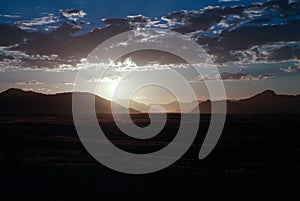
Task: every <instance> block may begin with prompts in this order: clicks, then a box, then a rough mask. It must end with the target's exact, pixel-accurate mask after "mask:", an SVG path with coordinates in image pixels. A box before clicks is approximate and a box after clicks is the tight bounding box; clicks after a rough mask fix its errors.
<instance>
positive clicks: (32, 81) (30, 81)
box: [15, 80, 44, 85]
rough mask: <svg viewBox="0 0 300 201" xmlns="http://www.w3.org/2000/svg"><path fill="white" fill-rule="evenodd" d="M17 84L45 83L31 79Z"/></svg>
mask: <svg viewBox="0 0 300 201" xmlns="http://www.w3.org/2000/svg"><path fill="white" fill-rule="evenodd" d="M15 84H16V85H40V84H44V83H42V82H39V81H37V80H29V81H22V82H16V83H15Z"/></svg>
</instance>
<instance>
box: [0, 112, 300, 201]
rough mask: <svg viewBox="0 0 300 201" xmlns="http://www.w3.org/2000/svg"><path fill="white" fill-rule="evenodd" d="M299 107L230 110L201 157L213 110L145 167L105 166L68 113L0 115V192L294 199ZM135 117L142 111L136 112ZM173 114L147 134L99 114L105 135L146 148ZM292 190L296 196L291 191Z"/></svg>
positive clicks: (170, 131)
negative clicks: (177, 155) (130, 132)
mask: <svg viewBox="0 0 300 201" xmlns="http://www.w3.org/2000/svg"><path fill="white" fill-rule="evenodd" d="M299 118H300V115H297V114H284V115H281V114H272V115H267V114H259V115H254V114H251V115H250V114H249V115H247V114H244V115H243V114H236V115H228V116H227V120H226V124H225V128H224V131H223V134H222V136H221V139H220V141H219V142H218V144H217V146H216V148H215V149H214V150H213V152H212V153H211V154H210V155H209V156H208V157H207V158H205V159H204V160H199V159H198V157H197V156H198V153H199V150H200V147H201V143H202V141H203V138H204V135H205V132H206V129H207V126H208V124H209V120H210V116H209V115H204V116H201V123H200V129H199V133H198V136H197V138H196V139H195V142H194V144H193V145H192V146H191V148H190V149H189V151H188V152H187V153H186V154H185V155H184V157H182V158H181V159H180V160H178V161H177V162H176V163H175V164H173V165H172V166H170V167H168V168H166V169H164V170H161V171H159V172H156V173H151V174H147V175H128V174H123V173H118V172H116V171H113V170H110V169H108V168H106V167H104V166H102V165H101V164H99V163H98V162H97V161H96V160H94V159H93V158H92V157H91V156H90V155H89V154H88V153H87V151H86V150H85V149H84V147H83V145H82V144H81V142H80V140H79V138H78V136H77V134H76V130H75V127H74V124H73V120H72V118H71V117H70V116H58V115H30V116H29V115H25V116H22V115H2V116H0V130H1V134H0V164H1V172H0V175H1V176H0V178H1V190H0V200H1V201H2V200H226V199H230V200H274V199H282V200H290V199H291V198H292V197H294V198H293V199H294V200H298V199H299V197H300V196H299V193H298V188H299V187H298V186H299V181H300V180H299V179H300V136H299V134H300V124H299ZM134 119H135V121H136V123H137V124H138V125H141V126H143V125H144V124H147V116H146V115H135V116H134ZM177 119H178V115H174V114H173V115H169V116H168V123H167V125H166V127H165V128H164V130H163V131H162V132H161V133H160V134H159V135H158V136H156V137H154V138H152V139H149V140H133V139H131V138H129V137H126V136H124V135H122V133H120V131H119V130H118V129H116V128H115V126H114V124H113V122H112V120H111V118H110V117H109V116H105V115H104V116H101V117H99V121H100V122H101V123H100V125H101V127H102V128H103V129H104V130H105V131H106V132H107V136H108V138H110V139H111V141H112V142H113V143H114V144H115V145H116V146H118V147H119V148H122V149H124V150H127V151H131V152H136V153H146V152H149V151H155V150H159V149H161V148H163V147H164V146H166V145H167V144H168V142H169V141H171V140H172V139H173V136H174V135H175V134H176V131H177V127H178V125H179V122H178V120H177ZM295 196H297V197H295Z"/></svg>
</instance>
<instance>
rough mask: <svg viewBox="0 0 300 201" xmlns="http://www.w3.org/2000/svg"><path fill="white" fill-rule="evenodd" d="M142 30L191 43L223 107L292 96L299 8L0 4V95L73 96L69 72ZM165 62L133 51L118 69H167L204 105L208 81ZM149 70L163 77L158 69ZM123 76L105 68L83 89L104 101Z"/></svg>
mask: <svg viewBox="0 0 300 201" xmlns="http://www.w3.org/2000/svg"><path fill="white" fill-rule="evenodd" d="M147 28H155V29H162V30H166V31H167V30H169V31H175V32H177V33H180V34H182V35H183V36H184V37H187V38H189V39H191V40H192V41H194V42H196V43H198V44H199V45H200V46H201V47H202V48H203V49H204V50H205V51H206V52H207V54H208V55H209V56H210V57H211V58H212V60H213V61H214V64H215V66H216V67H217V68H218V70H219V73H220V77H221V78H222V79H223V81H224V85H225V89H226V94H227V98H228V99H241V98H245V97H250V96H252V95H254V94H257V93H259V92H261V91H264V90H267V89H271V90H274V91H275V92H277V93H279V94H300V87H299V86H300V35H299V32H300V2H299V0H276V1H275V0H272V1H259V0H258V1H243V0H240V1H238V0H234V1H230V0H204V1H190V0H159V1H158V0H143V1H142V0H139V1H138V0H122V1H121V0H102V1H95V0H92V1H83V0H77V1H67V0H61V1H55V0H53V1H45V0H31V1H24V0H23V1H21V0H12V1H1V2H0V83H1V84H0V91H4V90H6V89H8V88H20V89H23V90H33V91H37V92H41V93H50V94H53V93H61V92H68V91H73V89H74V83H75V80H76V77H77V75H78V72H79V71H80V70H82V69H83V68H86V67H85V66H84V65H85V61H86V58H88V55H89V54H90V53H91V52H92V51H93V50H94V49H95V48H96V47H97V46H98V45H100V44H101V43H102V42H104V41H106V40H107V39H109V38H111V37H113V36H115V35H117V34H120V33H123V32H125V31H129V30H140V29H147ZM126 45H128V46H129V45H130V43H128V44H126ZM180 48H182V47H180ZM149 58H150V59H149ZM151 59H152V60H151ZM175 60H176V58H173V57H172V56H170V55H169V54H167V53H155V52H142V53H140V54H131V55H127V58H124V60H123V61H122V62H121V63H119V64H120V65H122V67H124V66H126V65H134V66H136V67H137V68H135V69H134V70H131V71H130V72H131V73H132V74H133V75H136V76H135V77H139V78H145V77H151V76H153V78H155V77H156V78H157V77H159V76H162V75H164V76H166V75H167V74H168V71H170V69H169V68H171V69H176V71H177V72H180V73H182V74H183V76H184V77H185V78H186V79H187V83H189V84H190V85H191V86H192V88H193V89H194V91H195V93H196V95H197V97H198V99H200V100H205V99H208V98H209V95H208V93H207V90H206V89H205V84H204V80H211V79H215V78H211V77H209V76H208V75H201V76H199V75H198V74H197V73H196V72H194V71H193V70H191V69H190V68H178V66H180V65H178V63H176V62H175V63H174V61H175ZM146 61H147V62H148V63H147V62H146ZM153 63H155V66H156V67H155V68H153V66H151V65H152V64H153ZM157 65H161V66H166V65H168V68H166V67H160V68H159V70H158V69H157ZM145 66H147V70H145V71H143V72H141V70H140V68H142V67H145ZM106 67H107V66H106ZM103 69H106V68H104V67H103ZM127 74H128V72H126V73H122V72H120V71H117V70H115V69H114V68H112V69H111V70H110V71H109V73H108V74H107V75H106V76H105V77H103V78H101V79H99V78H97V77H92V76H91V77H88V78H87V79H86V82H91V80H92V81H93V82H98V84H99V86H100V88H99V90H98V91H97V92H96V93H97V94H98V95H100V96H102V97H104V98H107V99H112V96H113V94H114V92H115V90H116V88H118V87H117V86H119V88H120V90H124V91H126V90H127V89H126V87H127V88H128V86H130V82H127V81H128V78H126V79H125V78H124V76H125V75H127ZM129 80H130V79H129ZM142 80H143V79H142ZM130 81H131V82H133V83H134V82H138V79H137V78H134V79H132V80H130ZM169 83H173V84H174V85H176V84H177V85H179V84H178V82H177V81H176V79H175V80H174V79H171V78H169ZM119 88H118V89H119ZM121 88H122V89H121ZM178 88H180V86H178ZM182 88H183V87H182ZM120 90H118V91H120ZM181 91H182V94H184V92H185V90H184V88H183V89H182V90H181ZM168 93H169V92H167V91H163V90H161V89H157V88H155V87H153V88H152V89H151V87H150V88H147V89H146V88H145V89H144V90H142V91H139V92H138V93H137V94H135V95H133V98H134V99H135V100H136V101H138V102H143V103H147V104H152V103H155V102H158V101H161V102H162V103H167V102H170V101H173V100H174V99H176V98H175V97H174V96H173V95H172V94H171V93H170V94H168ZM118 98H120V99H122V98H123V97H122V96H121V95H119V97H118ZM186 101H189V100H188V99H187V100H186Z"/></svg>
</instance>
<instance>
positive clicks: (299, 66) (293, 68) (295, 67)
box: [280, 63, 300, 73]
mask: <svg viewBox="0 0 300 201" xmlns="http://www.w3.org/2000/svg"><path fill="white" fill-rule="evenodd" d="M280 70H282V71H284V72H287V73H297V72H300V63H298V64H295V65H292V66H289V67H288V68H281V69H280Z"/></svg>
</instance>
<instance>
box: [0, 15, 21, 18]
mask: <svg viewBox="0 0 300 201" xmlns="http://www.w3.org/2000/svg"><path fill="white" fill-rule="evenodd" d="M0 17H6V18H13V19H14V18H20V17H21V16H20V15H8V14H6V15H0Z"/></svg>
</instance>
